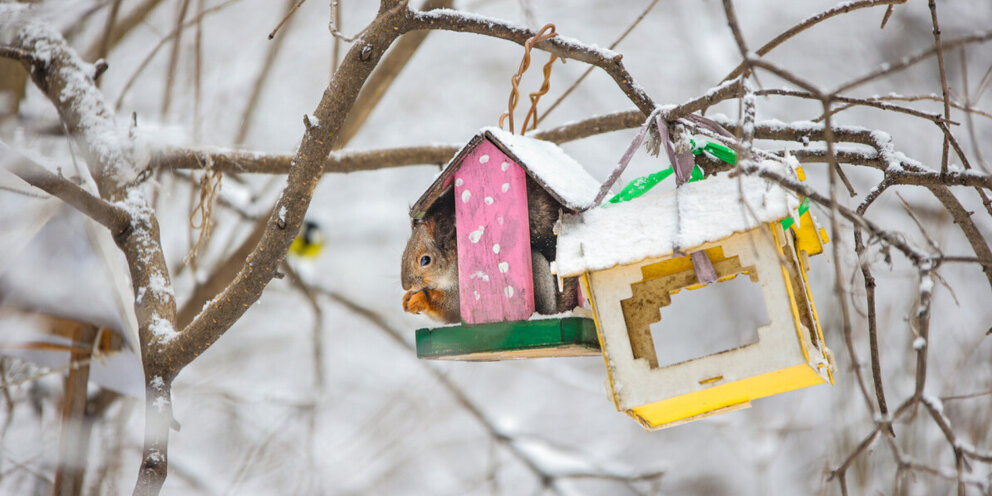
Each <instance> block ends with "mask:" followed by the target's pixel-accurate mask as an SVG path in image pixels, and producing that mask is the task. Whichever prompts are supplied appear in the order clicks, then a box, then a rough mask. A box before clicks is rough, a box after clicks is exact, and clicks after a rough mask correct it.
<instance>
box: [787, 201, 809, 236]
mask: <svg viewBox="0 0 992 496" xmlns="http://www.w3.org/2000/svg"><path fill="white" fill-rule="evenodd" d="M807 210H809V198H803V202H802V203H800V204H799V215H797V216H796V217H800V216H802V215H803V214H804V213H806V211H807ZM794 222H795V220H793V218H792V217H791V216H790V217H786V218H784V219H782V229H788V228H790V227H792V224H793V223H794Z"/></svg>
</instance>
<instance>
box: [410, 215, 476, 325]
mask: <svg viewBox="0 0 992 496" xmlns="http://www.w3.org/2000/svg"><path fill="white" fill-rule="evenodd" d="M452 217H453V216H451V215H447V216H446V215H433V216H428V217H425V218H424V219H423V220H415V221H414V222H413V232H412V233H411V234H410V240H409V241H408V242H407V244H406V249H405V250H403V264H402V267H401V269H400V272H401V278H402V280H403V289H405V290H406V294H404V295H403V309H404V310H406V311H407V312H411V313H417V314H420V313H422V314H425V315H427V316H428V317H430V318H432V319H434V320H438V321H441V322H446V323H454V322H458V321H459V320H460V318H461V313H460V311H459V297H458V248H457V244H456V241H455V225H454V219H453V218H452Z"/></svg>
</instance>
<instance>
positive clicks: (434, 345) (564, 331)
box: [417, 317, 600, 361]
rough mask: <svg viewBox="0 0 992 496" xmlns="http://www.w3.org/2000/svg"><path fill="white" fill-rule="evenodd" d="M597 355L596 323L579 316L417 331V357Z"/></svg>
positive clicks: (500, 357)
mask: <svg viewBox="0 0 992 496" xmlns="http://www.w3.org/2000/svg"><path fill="white" fill-rule="evenodd" d="M599 355H600V351H599V338H598V337H597V335H596V324H595V323H594V322H593V321H592V320H591V319H586V318H580V317H567V318H564V319H540V320H524V321H519V322H495V323H491V324H480V325H469V324H465V325H460V326H450V327H438V328H434V329H418V330H417V357H418V358H428V359H443V360H470V361H471V360H476V361H478V360H508V359H517V358H546V357H570V356H599Z"/></svg>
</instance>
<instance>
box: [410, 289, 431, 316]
mask: <svg viewBox="0 0 992 496" xmlns="http://www.w3.org/2000/svg"><path fill="white" fill-rule="evenodd" d="M430 308H431V307H430V302H428V301H427V291H424V290H422V289H421V290H419V291H407V292H406V294H405V295H403V310H404V311H407V312H410V313H417V314H419V313H424V312H427V311H429V310H430Z"/></svg>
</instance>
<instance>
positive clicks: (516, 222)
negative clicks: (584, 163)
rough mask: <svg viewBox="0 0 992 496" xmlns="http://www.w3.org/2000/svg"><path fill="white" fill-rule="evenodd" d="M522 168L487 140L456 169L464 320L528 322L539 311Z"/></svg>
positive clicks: (457, 230)
mask: <svg viewBox="0 0 992 496" xmlns="http://www.w3.org/2000/svg"><path fill="white" fill-rule="evenodd" d="M526 181H527V179H526V174H525V173H524V170H523V168H521V167H520V166H519V165H518V164H516V163H514V162H512V161H511V160H510V159H509V158H508V157H507V156H506V154H504V153H503V152H502V151H500V150H499V148H497V147H496V146H495V145H493V144H492V143H491V142H489V141H488V140H486V141H483V142H481V143H479V145H478V146H476V147H475V149H474V150H472V151H471V152H469V153H467V154H466V155H465V157H464V162H463V163H462V164H461V165H460V166H459V167H458V171H457V172H456V173H455V182H454V185H455V186H454V187H455V191H454V192H455V226H456V227H455V230H456V232H457V239H458V286H459V289H460V293H459V295H460V305H461V314H462V319H463V320H464V321H465V322H467V323H470V324H482V323H487V322H500V321H517V320H526V319H527V318H529V317H530V316H531V315H532V314H533V313H534V276H533V271H532V268H531V250H530V229H529V225H528V217H527V182H526Z"/></svg>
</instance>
